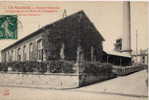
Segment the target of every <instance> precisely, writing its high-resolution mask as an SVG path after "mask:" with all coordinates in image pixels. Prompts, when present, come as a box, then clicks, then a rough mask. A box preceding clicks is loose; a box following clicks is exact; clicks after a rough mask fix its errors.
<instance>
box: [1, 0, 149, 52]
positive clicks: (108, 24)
mask: <svg viewBox="0 0 149 100" xmlns="http://www.w3.org/2000/svg"><path fill="white" fill-rule="evenodd" d="M3 6H5V7H8V6H39V7H59V9H58V10H57V11H56V12H53V13H42V14H41V15H40V16H18V20H19V22H20V23H21V24H20V23H19V27H18V39H16V40H8V39H5V40H0V50H2V49H3V48H5V47H7V46H8V45H10V44H12V43H14V42H15V41H17V40H19V39H21V38H23V37H25V36H27V35H29V34H31V33H32V32H34V31H36V30H37V29H39V28H41V27H43V26H45V25H47V24H50V23H53V22H55V21H57V20H59V19H61V18H63V16H62V15H63V12H64V9H66V11H67V15H68V16H69V15H71V14H73V13H75V12H78V11H80V10H83V11H84V12H85V13H86V15H87V16H88V18H89V19H90V21H91V22H92V23H93V24H94V26H95V27H96V28H97V30H98V31H99V32H100V33H101V35H102V36H103V37H104V39H105V41H104V43H103V47H104V50H105V51H112V50H113V49H114V41H115V40H116V39H118V38H121V37H122V33H123V20H122V19H123V12H122V11H123V9H122V8H123V2H122V1H121V2H101V1H100V2H99V1H98V2H45V3H44V2H4V1H3V2H2V1H0V14H1V15H6V14H7V15H8V14H10V15H11V14H12V13H8V12H7V13H6V12H5V9H6V8H3ZM147 6H148V4H147V2H131V40H132V41H131V46H132V47H131V48H132V50H136V31H137V33H138V49H146V48H147V47H148V41H147V40H148V29H147V28H148V19H147V18H148V13H149V11H148V7H147ZM13 14H14V13H13Z"/></svg>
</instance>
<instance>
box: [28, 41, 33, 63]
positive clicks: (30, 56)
mask: <svg viewBox="0 0 149 100" xmlns="http://www.w3.org/2000/svg"><path fill="white" fill-rule="evenodd" d="M32 56H33V43H30V44H29V60H32V58H33V57H32Z"/></svg>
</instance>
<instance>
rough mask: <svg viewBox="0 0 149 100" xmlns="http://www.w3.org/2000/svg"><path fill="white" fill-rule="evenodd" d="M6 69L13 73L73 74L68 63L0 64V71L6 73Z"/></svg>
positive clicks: (71, 67) (71, 64) (32, 62)
mask: <svg viewBox="0 0 149 100" xmlns="http://www.w3.org/2000/svg"><path fill="white" fill-rule="evenodd" d="M8 67H9V68H11V69H12V71H13V72H22V73H26V72H39V73H45V72H47V71H48V72H51V73H73V72H74V70H73V63H71V62H68V61H58V60H55V61H46V62H37V61H24V62H11V63H0V71H4V72H7V71H8ZM47 67H48V68H47Z"/></svg>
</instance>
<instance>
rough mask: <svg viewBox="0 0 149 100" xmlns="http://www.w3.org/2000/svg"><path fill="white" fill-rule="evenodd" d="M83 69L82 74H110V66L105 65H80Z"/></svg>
mask: <svg viewBox="0 0 149 100" xmlns="http://www.w3.org/2000/svg"><path fill="white" fill-rule="evenodd" d="M82 67H85V70H84V73H90V74H94V75H99V74H110V73H112V65H111V64H106V63H85V64H83V65H82Z"/></svg>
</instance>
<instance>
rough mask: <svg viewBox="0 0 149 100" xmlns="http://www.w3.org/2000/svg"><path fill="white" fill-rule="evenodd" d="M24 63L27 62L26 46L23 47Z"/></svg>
mask: <svg viewBox="0 0 149 100" xmlns="http://www.w3.org/2000/svg"><path fill="white" fill-rule="evenodd" d="M23 61H26V45H24V47H23Z"/></svg>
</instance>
